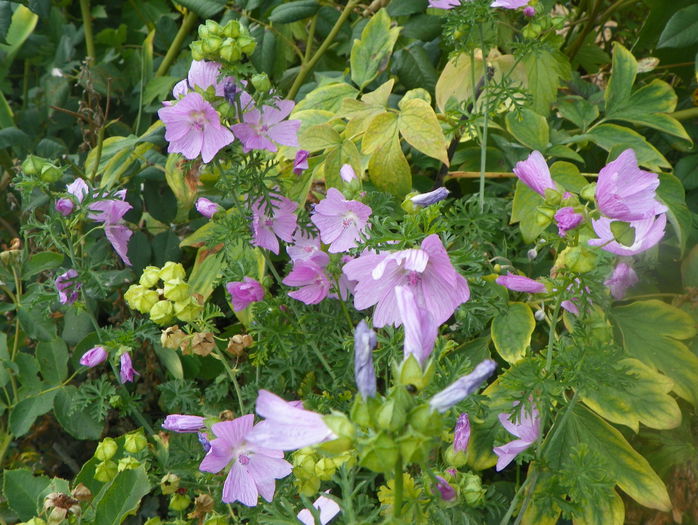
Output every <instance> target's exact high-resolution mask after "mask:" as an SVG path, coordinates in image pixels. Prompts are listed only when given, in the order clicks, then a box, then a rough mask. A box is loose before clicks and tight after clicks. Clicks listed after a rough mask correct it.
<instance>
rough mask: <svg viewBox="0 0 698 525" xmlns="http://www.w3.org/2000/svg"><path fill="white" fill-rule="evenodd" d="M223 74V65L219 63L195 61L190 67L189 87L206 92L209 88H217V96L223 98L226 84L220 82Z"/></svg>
mask: <svg viewBox="0 0 698 525" xmlns="http://www.w3.org/2000/svg"><path fill="white" fill-rule="evenodd" d="M220 74H221V65H220V64H219V63H217V62H207V61H205V60H193V61H192V63H191V66H190V67H189V74H188V75H187V79H188V80H189V85H190V86H192V87H194V86H198V87H200V88H201V89H203V90H204V91H205V90H206V88H208V87H209V86H215V93H216V95H217V96H219V97H222V96H223V87H224V84H225V83H224V82H219V81H218V76H219V75H220Z"/></svg>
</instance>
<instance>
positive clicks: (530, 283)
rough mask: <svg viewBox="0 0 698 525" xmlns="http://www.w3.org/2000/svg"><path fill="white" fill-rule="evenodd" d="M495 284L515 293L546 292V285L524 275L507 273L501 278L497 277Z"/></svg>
mask: <svg viewBox="0 0 698 525" xmlns="http://www.w3.org/2000/svg"><path fill="white" fill-rule="evenodd" d="M495 282H496V283H497V284H499V285H501V286H504V287H505V288H508V289H509V290H513V291H515V292H526V293H543V292H545V285H544V284H543V283H539V282H538V281H536V280H534V279H530V278H528V277H524V276H523V275H515V274H513V273H511V272H507V274H506V275H500V276H499V277H497V279H496V280H495Z"/></svg>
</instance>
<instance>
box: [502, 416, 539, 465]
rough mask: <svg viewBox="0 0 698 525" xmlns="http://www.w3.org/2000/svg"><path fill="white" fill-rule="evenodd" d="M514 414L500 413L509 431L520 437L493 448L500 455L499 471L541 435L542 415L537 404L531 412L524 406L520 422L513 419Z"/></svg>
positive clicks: (503, 424)
mask: <svg viewBox="0 0 698 525" xmlns="http://www.w3.org/2000/svg"><path fill="white" fill-rule="evenodd" d="M512 415H513V414H499V421H500V423H501V424H502V426H503V427H504V428H505V429H507V432H509V433H510V434H513V435H515V436H516V437H517V438H519V439H515V440H513V441H510V442H509V443H506V444H504V445H502V446H501V447H495V448H494V449H493V451H494V453H495V454H497V456H498V457H499V459H498V460H497V467H496V470H497V472H499V471H500V470H502V469H503V468H505V467H506V466H507V465H508V464H509V463H511V462H512V461H513V460H514V458H515V457H516V456H517V455H519V454H520V453H521V452H523V451H524V450H526V449H527V448H528V447H530V446H531V445H533V443H535V442H536V440H537V439H538V437H539V436H540V417H539V414H538V409H537V408H536V407H535V406H533V407H532V408H531V411H530V412H528V411H525V410H524V409H523V407H522V408H521V410H520V412H519V420H518V423H515V422H513V421H511V417H512Z"/></svg>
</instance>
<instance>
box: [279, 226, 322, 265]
mask: <svg viewBox="0 0 698 525" xmlns="http://www.w3.org/2000/svg"><path fill="white" fill-rule="evenodd" d="M286 253H288V256H289V257H290V258H291V260H292V261H293V262H294V263H296V262H298V261H313V262H314V263H315V264H317V265H318V266H322V267H325V266H327V265H328V264H329V262H330V256H329V255H327V254H326V253H325V252H323V251H322V250H321V249H320V238H319V237H314V236H313V235H311V234H310V233H308V232H307V231H305V230H303V229H302V228H298V229H297V230H296V232H295V233H294V234H293V244H292V245H290V246H286Z"/></svg>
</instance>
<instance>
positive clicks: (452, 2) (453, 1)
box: [427, 0, 460, 9]
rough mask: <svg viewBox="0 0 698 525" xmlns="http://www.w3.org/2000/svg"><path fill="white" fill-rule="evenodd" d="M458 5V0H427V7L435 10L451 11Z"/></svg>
mask: <svg viewBox="0 0 698 525" xmlns="http://www.w3.org/2000/svg"><path fill="white" fill-rule="evenodd" d="M459 5H460V0H429V5H428V6H427V7H433V8H435V9H453V8H454V7H458V6H459Z"/></svg>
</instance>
